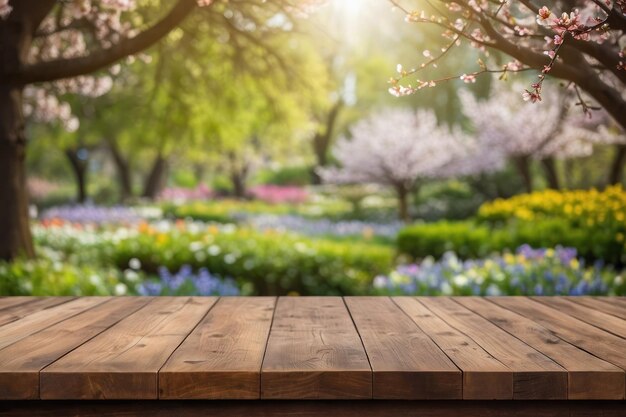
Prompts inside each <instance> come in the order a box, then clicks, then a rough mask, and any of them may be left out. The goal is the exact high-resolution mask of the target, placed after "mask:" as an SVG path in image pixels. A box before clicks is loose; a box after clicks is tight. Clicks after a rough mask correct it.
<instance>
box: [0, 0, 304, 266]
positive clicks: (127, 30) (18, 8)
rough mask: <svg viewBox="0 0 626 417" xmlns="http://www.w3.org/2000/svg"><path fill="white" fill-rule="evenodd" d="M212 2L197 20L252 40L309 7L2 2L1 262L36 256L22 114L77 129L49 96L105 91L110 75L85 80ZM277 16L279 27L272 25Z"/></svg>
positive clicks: (186, 1)
mask: <svg viewBox="0 0 626 417" xmlns="http://www.w3.org/2000/svg"><path fill="white" fill-rule="evenodd" d="M209 5H210V7H206V8H205V9H204V10H207V11H208V13H207V16H200V17H207V18H211V17H212V18H213V20H214V22H216V24H215V25H213V27H217V28H221V33H222V34H224V36H227V37H231V38H232V37H235V36H236V35H237V34H238V33H239V34H241V35H242V36H245V37H246V38H248V39H257V38H256V37H254V36H251V35H252V34H253V33H255V32H260V31H265V32H267V31H279V30H283V29H284V28H287V27H289V24H290V22H291V20H292V17H293V15H294V14H296V13H298V12H300V11H301V10H302V9H303V8H304V7H306V6H305V5H303V4H302V2H292V1H290V0H276V1H273V2H271V3H266V2H264V1H263V0H252V1H248V0H246V1H244V0H241V1H238V0H234V1H220V0H215V1H212V0H176V1H175V2H165V1H163V2H151V1H141V0H68V1H57V0H0V56H1V57H2V59H1V60H0V179H1V180H0V236H2V239H0V259H10V258H13V257H15V256H17V255H20V254H22V255H26V256H32V255H33V254H34V249H33V244H32V238H31V234H30V230H29V225H28V210H27V195H26V186H25V184H26V178H25V167H24V161H25V153H26V144H27V138H26V134H25V129H24V126H25V119H24V113H25V112H26V113H32V114H36V115H37V117H41V118H45V117H52V116H53V115H54V116H56V117H61V118H62V119H63V123H64V124H65V125H66V127H67V128H68V129H70V130H71V129H75V128H76V127H77V120H76V119H74V118H72V116H71V113H70V112H69V111H68V108H67V106H65V105H63V104H62V100H59V99H54V98H50V97H51V95H53V94H54V95H58V94H60V95H62V94H64V93H74V92H81V93H84V94H92V95H97V94H102V93H104V92H106V91H107V90H108V88H110V86H111V82H112V80H111V79H110V77H108V75H107V74H102V73H100V74H98V76H96V77H93V76H88V75H89V74H93V73H95V72H98V71H102V70H105V69H107V68H108V69H110V71H111V72H113V73H115V72H117V71H118V70H119V68H118V67H116V66H115V64H116V63H117V62H119V61H120V60H122V59H124V58H127V57H131V56H134V55H137V54H139V53H140V52H141V51H143V50H145V49H146V48H148V47H150V46H151V45H153V44H155V43H156V42H157V41H159V40H160V39H161V38H163V37H164V36H166V35H167V34H168V33H169V32H170V31H171V30H172V29H174V28H176V27H177V26H178V25H179V24H180V23H181V22H182V21H183V20H184V19H185V18H186V17H187V16H188V15H189V14H190V13H191V12H192V11H193V10H194V9H196V8H197V7H198V6H209ZM162 10H165V12H163V11H162ZM131 12H132V13H131ZM275 15H280V16H281V20H280V21H281V22H283V24H282V25H278V24H276V20H274V21H271V20H270V17H272V16H275ZM270 26H271V27H270ZM220 36H221V35H220ZM260 43H262V42H260ZM257 46H260V45H257ZM29 86H36V87H40V86H42V87H45V90H44V91H40V90H38V89H37V88H33V89H29V88H27V87H29ZM29 100H30V103H32V104H30V105H31V106H32V107H30V108H29V107H28V106H25V104H28V103H27V101H29Z"/></svg>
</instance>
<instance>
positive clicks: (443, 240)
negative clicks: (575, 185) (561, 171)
mask: <svg viewBox="0 0 626 417" xmlns="http://www.w3.org/2000/svg"><path fill="white" fill-rule="evenodd" d="M625 237H626V192H624V190H623V189H622V188H621V186H615V187H609V188H607V189H606V190H605V191H604V192H598V191H596V190H590V191H561V192H559V191H554V190H548V191H541V192H537V193H533V194H524V195H520V196H516V197H513V198H510V199H506V200H495V201H493V202H491V203H486V204H483V205H482V206H481V208H480V210H479V212H478V222H477V223H472V222H446V221H440V222H435V223H427V224H419V225H413V226H409V227H407V228H405V229H403V230H402V231H400V233H399V235H398V248H399V251H400V252H402V253H406V254H408V255H411V256H414V257H417V258H421V257H425V256H428V255H431V256H435V257H439V256H441V255H443V253H444V252H445V251H448V250H452V251H455V252H456V253H457V254H458V255H459V256H461V257H462V258H465V259H467V258H470V257H482V256H485V255H487V254H489V253H490V252H494V251H502V250H504V249H508V250H514V249H515V248H517V247H519V246H521V245H523V244H529V245H532V246H534V247H554V246H556V245H562V246H568V247H574V248H576V249H577V250H578V254H579V255H580V256H582V257H584V258H585V259H586V260H588V261H595V260H602V261H605V262H607V263H611V264H614V265H616V266H622V265H624V264H626V242H625Z"/></svg>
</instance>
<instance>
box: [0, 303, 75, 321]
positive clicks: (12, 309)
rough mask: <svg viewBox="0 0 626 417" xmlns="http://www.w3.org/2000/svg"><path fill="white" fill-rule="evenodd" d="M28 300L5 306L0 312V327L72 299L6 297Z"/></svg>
mask: <svg viewBox="0 0 626 417" xmlns="http://www.w3.org/2000/svg"><path fill="white" fill-rule="evenodd" d="M6 298H20V299H28V300H29V301H26V302H20V303H14V304H12V305H5V306H4V307H3V308H2V310H0V326H2V325H4V324H7V323H11V322H12V321H16V320H19V319H21V318H23V317H26V316H28V315H29V314H31V313H34V312H37V311H40V310H44V309H46V308H50V307H54V306H56V305H59V304H63V303H67V302H68V301H71V300H73V299H74V297H6Z"/></svg>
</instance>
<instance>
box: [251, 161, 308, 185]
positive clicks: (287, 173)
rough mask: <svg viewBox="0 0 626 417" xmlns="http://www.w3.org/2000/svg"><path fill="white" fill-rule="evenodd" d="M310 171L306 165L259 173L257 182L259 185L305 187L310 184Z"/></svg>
mask: <svg viewBox="0 0 626 417" xmlns="http://www.w3.org/2000/svg"><path fill="white" fill-rule="evenodd" d="M311 171H312V170H311V167H309V166H306V165H302V166H292V167H284V168H280V169H277V170H265V171H262V172H260V173H259V175H258V181H259V183H261V184H273V185H298V186H305V185H309V184H310V183H311V175H312V174H311Z"/></svg>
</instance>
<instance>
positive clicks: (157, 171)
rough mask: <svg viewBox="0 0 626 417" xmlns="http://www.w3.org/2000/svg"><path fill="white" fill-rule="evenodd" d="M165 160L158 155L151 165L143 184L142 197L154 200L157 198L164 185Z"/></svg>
mask: <svg viewBox="0 0 626 417" xmlns="http://www.w3.org/2000/svg"><path fill="white" fill-rule="evenodd" d="M166 168H167V160H166V159H165V158H164V157H163V155H162V154H161V153H159V154H158V155H157V156H156V158H155V159H154V162H153V164H152V168H151V169H150V173H149V174H148V177H147V178H146V182H145V184H144V188H143V193H142V197H145V198H148V199H150V200H154V199H156V198H157V197H158V195H159V193H160V192H161V190H162V189H163V185H164V183H165V172H166Z"/></svg>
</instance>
